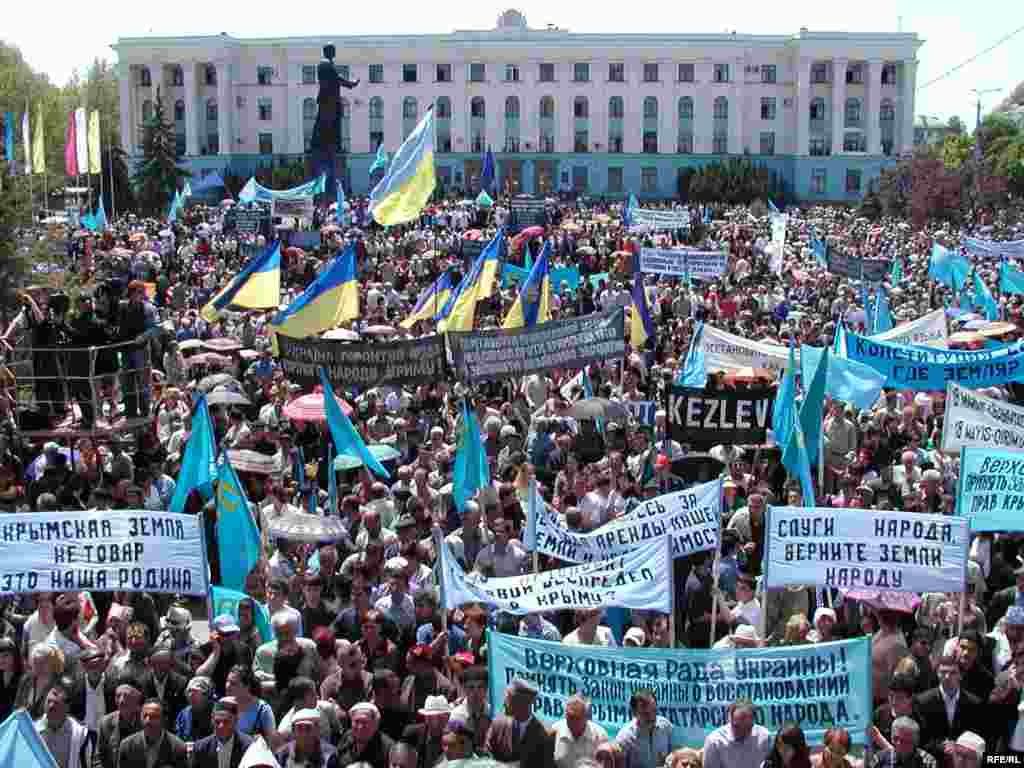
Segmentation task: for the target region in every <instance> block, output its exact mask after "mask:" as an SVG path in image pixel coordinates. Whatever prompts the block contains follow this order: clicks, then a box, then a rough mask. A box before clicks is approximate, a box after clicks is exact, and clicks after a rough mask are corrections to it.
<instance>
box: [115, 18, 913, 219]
mask: <svg viewBox="0 0 1024 768" xmlns="http://www.w3.org/2000/svg"><path fill="white" fill-rule="evenodd" d="M922 42H923V41H922V40H921V39H920V38H918V36H917V35H916V34H912V33H871V34H859V33H846V32H812V31H809V30H807V29H801V30H800V31H799V32H798V33H796V34H794V35H748V34H738V33H732V34H678V33H668V32H666V33H651V34H614V33H607V34H575V33H571V32H569V31H568V30H565V29H562V28H558V27H553V26H549V27H547V28H545V29H534V28H531V27H529V26H528V25H527V22H526V19H525V18H524V16H523V15H522V14H521V13H520V12H518V11H515V10H509V11H506V12H505V13H503V14H502V15H501V16H500V17H499V18H498V21H497V24H496V26H495V28H494V29H488V30H457V31H455V32H452V33H450V34H428V35H380V36H353V37H342V36H337V37H332V36H322V37H291V38H278V39H273V38H267V39H238V38H234V37H231V36H229V35H227V34H220V35H216V36H196V37H138V38H122V39H119V40H118V41H117V43H116V44H114V45H113V46H112V47H113V49H114V50H115V51H116V52H117V55H118V62H119V63H118V72H119V79H120V94H121V136H122V140H123V142H124V145H125V147H124V148H125V150H126V151H127V152H128V154H129V155H137V154H139V151H140V150H139V141H140V133H141V131H140V126H141V124H142V122H143V121H144V120H145V119H146V118H147V117H148V116H149V115H150V114H151V112H152V110H153V105H154V102H155V100H156V98H157V92H158V91H159V93H160V97H161V99H162V101H163V104H164V106H165V108H166V110H167V114H168V117H169V118H172V119H173V121H174V124H175V128H176V131H177V134H178V144H179V147H180V149H181V152H182V154H183V155H184V157H185V163H186V164H187V165H188V166H189V167H190V169H191V170H192V171H193V173H194V174H195V175H196V176H202V175H203V174H206V173H210V172H211V171H214V170H216V171H231V172H233V173H236V174H239V175H242V176H246V175H248V174H250V173H252V172H253V170H254V169H256V168H258V167H260V166H268V165H272V164H280V163H283V162H291V161H294V160H295V159H296V158H299V157H301V156H302V155H303V153H304V152H305V151H306V148H307V147H308V143H309V139H310V136H311V134H312V130H313V122H314V119H315V116H316V95H317V87H318V86H317V82H316V67H317V64H318V63H319V62H320V59H321V55H322V54H321V52H322V48H323V46H324V45H325V44H327V43H334V45H335V46H336V48H337V58H336V60H335V61H336V63H337V64H338V66H339V68H340V69H341V70H342V72H343V74H345V75H346V76H347V77H349V78H350V79H353V80H355V79H358V80H359V81H360V84H359V86H358V87H356V88H355V89H353V90H350V91H343V93H342V95H343V96H344V102H343V117H342V127H341V130H342V145H343V146H342V152H341V154H340V155H339V158H338V163H339V172H338V173H339V178H341V179H343V180H344V182H345V186H346V191H348V192H349V193H350V194H353V193H354V194H365V193H366V192H367V191H368V188H369V184H370V180H369V167H370V164H371V163H372V162H373V157H374V154H375V152H376V149H377V146H378V145H379V144H380V143H381V142H383V145H384V148H385V149H386V150H387V151H389V152H394V151H395V149H397V147H398V146H399V144H400V143H401V141H402V139H403V138H404V137H405V136H406V135H407V134H408V133H409V132H410V131H411V130H412V129H413V127H414V126H415V125H416V123H417V121H418V120H419V118H421V117H422V116H423V114H424V110H425V108H426V107H427V105H429V104H431V103H432V104H433V105H434V109H435V117H436V125H437V133H436V145H435V151H436V167H437V174H438V179H439V182H440V183H442V184H443V185H444V186H445V187H446V188H447V189H460V190H465V189H467V187H469V188H471V187H472V186H473V184H474V182H475V180H476V179H477V178H478V176H479V173H480V167H481V158H482V153H483V152H485V151H486V150H487V149H488V148H491V149H492V150H493V152H494V153H495V158H496V160H497V166H498V182H499V184H500V185H501V188H502V189H503V190H512V191H514V192H515V193H517V194H518V193H523V192H527V193H531V194H545V193H550V192H555V191H569V190H574V191H576V192H578V193H580V194H587V195H592V196H608V197H621V196H623V195H624V194H628V193H630V192H633V193H635V194H637V195H638V196H640V197H647V198H669V197H675V196H676V194H677V190H678V181H679V177H680V174H681V173H682V172H683V171H685V170H686V169H693V168H699V167H700V166H703V165H705V164H707V163H711V162H718V161H723V160H727V159H729V158H734V157H742V158H745V159H749V160H750V161H751V162H752V163H755V164H759V165H763V166H766V167H768V168H769V169H771V170H772V171H773V172H774V173H775V174H777V176H778V178H779V179H780V181H781V182H782V183H784V185H785V189H786V196H787V197H789V198H796V199H800V200H816V199H817V200H832V201H836V200H853V199H857V198H860V197H861V196H862V195H863V194H864V192H865V191H867V188H868V184H869V182H870V181H871V180H872V179H874V178H876V177H877V176H878V174H879V172H880V170H881V169H882V168H884V167H886V166H887V165H890V164H892V163H894V162H895V159H896V157H897V156H898V155H900V154H902V153H904V152H909V151H910V150H911V148H912V147H913V142H914V127H913V118H914V89H915V84H916V73H917V61H916V55H917V50H918V48H919V47H920V46H921V44H922Z"/></svg>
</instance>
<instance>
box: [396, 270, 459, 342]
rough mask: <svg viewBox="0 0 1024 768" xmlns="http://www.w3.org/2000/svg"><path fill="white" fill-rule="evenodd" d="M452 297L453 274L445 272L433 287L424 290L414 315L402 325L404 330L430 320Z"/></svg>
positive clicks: (413, 312) (413, 311) (417, 302)
mask: <svg viewBox="0 0 1024 768" xmlns="http://www.w3.org/2000/svg"><path fill="white" fill-rule="evenodd" d="M451 295H452V276H451V273H450V272H443V273H442V274H441V276H440V277H439V278H437V280H435V281H434V283H433V285H430V286H427V288H426V289H424V291H423V292H422V293H421V294H420V297H419V299H418V300H417V301H416V306H415V307H414V308H413V310H412V313H411V314H410V315H409V316H408V317H407V318H405V320H403V321H402V322H401V323H400V325H401V326H402V327H403V328H412V327H413V326H414V325H415V324H416V323H417V322H419V321H420V320H430V319H431V318H432V317H433V316H434V315H436V314H437V313H438V311H439V310H440V309H441V307H443V306H444V305H445V304H446V303H447V302H448V297H449V296H451Z"/></svg>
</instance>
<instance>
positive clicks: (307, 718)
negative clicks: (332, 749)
mask: <svg viewBox="0 0 1024 768" xmlns="http://www.w3.org/2000/svg"><path fill="white" fill-rule="evenodd" d="M319 722H320V711H319V710H316V709H313V708H312V707H308V708H306V709H300V710H299V711H298V712H296V713H295V717H293V718H292V725H298V724H299V723H319Z"/></svg>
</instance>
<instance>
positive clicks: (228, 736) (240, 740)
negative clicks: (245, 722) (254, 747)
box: [192, 698, 253, 768]
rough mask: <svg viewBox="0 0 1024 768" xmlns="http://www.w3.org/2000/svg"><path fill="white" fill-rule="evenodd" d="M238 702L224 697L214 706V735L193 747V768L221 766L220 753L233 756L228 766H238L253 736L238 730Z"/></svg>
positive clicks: (216, 767) (215, 767) (201, 740)
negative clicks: (225, 751)
mask: <svg viewBox="0 0 1024 768" xmlns="http://www.w3.org/2000/svg"><path fill="white" fill-rule="evenodd" d="M237 726H238V704H236V703H235V702H234V700H232V699H230V698H224V699H221V700H220V701H218V702H217V703H216V704H214V706H213V731H214V732H213V735H212V736H207V737H206V738H205V739H200V740H199V741H197V742H196V743H195V745H194V746H193V747H192V768H220V753H221V752H222V751H224V750H227V751H228V752H229V753H230V754H231V757H230V758H229V761H228V768H238V764H239V763H240V762H242V756H243V755H244V754H245V751H246V750H247V749H248V748H249V745H251V744H252V741H253V740H252V737H251V736H247V735H246V734H244V733H240V732H239V731H238V727H237Z"/></svg>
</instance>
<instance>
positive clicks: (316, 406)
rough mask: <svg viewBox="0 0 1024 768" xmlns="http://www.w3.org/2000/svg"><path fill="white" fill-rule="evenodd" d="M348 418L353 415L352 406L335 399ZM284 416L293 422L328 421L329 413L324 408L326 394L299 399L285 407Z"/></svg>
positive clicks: (317, 393)
mask: <svg viewBox="0 0 1024 768" xmlns="http://www.w3.org/2000/svg"><path fill="white" fill-rule="evenodd" d="M335 399H336V400H337V401H338V404H339V405H340V406H341V410H342V411H343V412H344V413H345V415H346V416H351V415H352V406H351V405H349V404H348V403H346V402H345V401H344V400H342V399H341V398H340V397H337V398H335ZM284 415H285V416H287V417H288V418H289V419H291V420H292V421H314V422H322V421H327V413H326V410H325V408H324V393H323V392H313V393H312V394H310V395H303V396H302V397H297V398H295V399H294V400H292V401H291V402H290V403H288V404H287V405H286V406H285V407H284Z"/></svg>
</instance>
